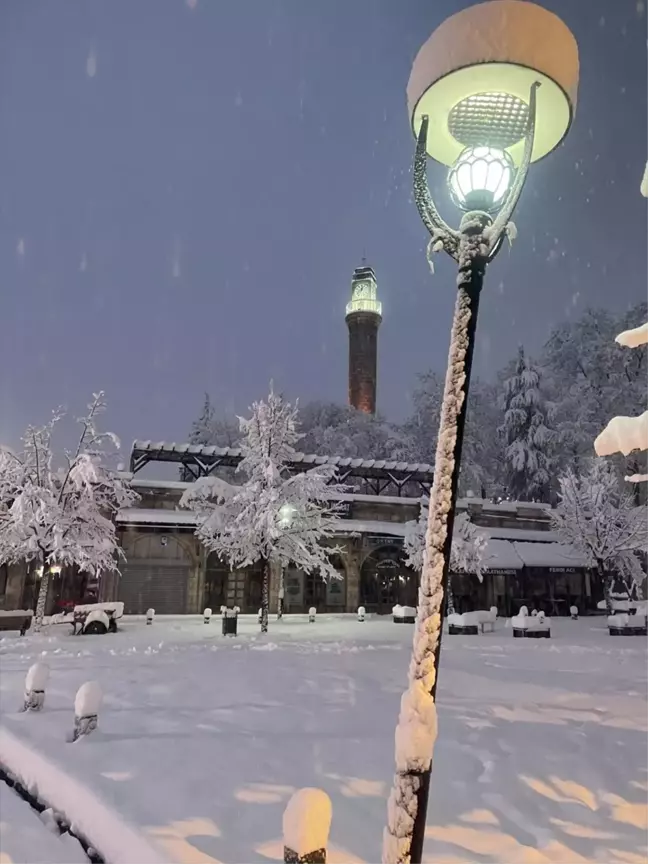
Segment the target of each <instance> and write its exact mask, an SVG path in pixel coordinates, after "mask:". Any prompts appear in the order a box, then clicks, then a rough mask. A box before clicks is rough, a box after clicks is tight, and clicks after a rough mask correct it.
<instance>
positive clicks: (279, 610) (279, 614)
mask: <svg viewBox="0 0 648 864" xmlns="http://www.w3.org/2000/svg"><path fill="white" fill-rule="evenodd" d="M284 594H285V582H284V568H283V567H282V568H281V575H280V576H279V596H278V598H277V621H281V619H282V618H283V612H284Z"/></svg>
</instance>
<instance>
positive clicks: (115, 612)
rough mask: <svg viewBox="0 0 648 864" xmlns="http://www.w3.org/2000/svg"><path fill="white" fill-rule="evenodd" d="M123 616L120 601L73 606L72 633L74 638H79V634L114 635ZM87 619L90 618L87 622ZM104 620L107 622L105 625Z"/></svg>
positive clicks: (122, 607) (122, 606)
mask: <svg viewBox="0 0 648 864" xmlns="http://www.w3.org/2000/svg"><path fill="white" fill-rule="evenodd" d="M97 613H98V614H97ZM123 614H124V604H123V603H122V602H121V601H115V602H114V603H87V604H83V605H81V606H75V607H74V613H73V619H72V633H73V634H74V635H75V636H79V635H81V633H91V634H95V635H100V634H102V633H116V632H117V621H118V620H119V618H121V617H122V616H123ZM104 616H105V618H104ZM88 617H90V620H89V621H88ZM106 619H107V621H108V623H107V624H106V623H105V621H106ZM77 628H78V629H77Z"/></svg>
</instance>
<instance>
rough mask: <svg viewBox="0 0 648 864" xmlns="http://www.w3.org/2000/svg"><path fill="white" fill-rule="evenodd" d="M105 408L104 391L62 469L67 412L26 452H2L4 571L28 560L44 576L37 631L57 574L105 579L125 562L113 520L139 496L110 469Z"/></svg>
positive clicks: (33, 431) (112, 448)
mask: <svg viewBox="0 0 648 864" xmlns="http://www.w3.org/2000/svg"><path fill="white" fill-rule="evenodd" d="M105 407H106V403H105V401H104V398H103V393H95V394H94V395H93V398H92V401H91V402H90V404H89V405H88V412H87V414H86V415H85V417H82V418H80V420H79V423H80V425H81V434H80V435H79V439H78V441H77V445H76V448H75V449H74V450H73V451H71V452H70V451H65V461H64V464H63V466H62V467H61V468H60V469H57V468H56V467H55V466H54V465H53V461H54V448H53V446H52V435H53V433H54V430H55V428H56V425H57V423H58V422H59V421H60V420H61V418H62V416H63V415H62V414H61V413H60V412H55V413H54V415H53V417H52V419H51V420H50V422H49V423H48V424H46V425H45V426H42V427H35V426H29V427H28V428H27V430H26V431H25V434H24V435H23V439H22V452H20V453H14V452H12V451H10V450H8V449H6V448H0V513H2V517H3V518H2V519H0V565H2V564H11V563H24V562H27V563H28V564H29V566H30V567H32V568H34V570H35V572H36V575H37V576H38V577H40V581H39V587H38V600H37V603H36V614H35V616H34V631H35V632H38V631H39V630H40V629H41V627H42V624H43V618H44V615H45V612H46V605H47V597H48V589H49V582H50V575H51V574H55V573H56V572H57V571H58V572H60V570H61V568H62V567H66V566H67V567H75V568H77V569H78V570H79V571H80V572H83V573H87V574H89V575H90V576H96V577H100V576H101V574H102V573H104V572H111V571H115V570H116V565H117V563H118V562H119V561H120V560H123V558H124V553H123V550H122V549H121V547H120V546H119V544H118V543H117V534H116V529H115V523H114V520H113V518H112V517H113V516H114V515H115V514H116V512H117V510H119V509H120V508H121V507H130V506H131V505H132V504H133V503H134V502H135V501H136V500H137V499H138V497H139V496H137V495H136V494H135V493H134V492H133V491H132V490H131V489H129V488H128V487H127V485H126V483H125V481H124V480H123V478H122V476H121V475H120V474H119V473H118V472H117V471H116V470H113V467H111V466H110V464H109V463H110V461H111V460H114V459H115V457H116V455H117V450H118V448H119V439H118V438H117V437H116V436H115V435H113V434H112V433H110V432H105V433H102V432H99V430H98V429H97V419H98V417H99V415H100V414H101V413H102V412H103V411H104V410H105Z"/></svg>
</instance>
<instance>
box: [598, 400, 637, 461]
mask: <svg viewBox="0 0 648 864" xmlns="http://www.w3.org/2000/svg"><path fill="white" fill-rule="evenodd" d="M594 450H595V451H596V455H597V456H612V455H613V454H614V453H623V455H624V456H628V455H629V454H630V453H633V452H634V451H635V450H648V411H644V413H643V414H641V415H639V417H613V418H612V420H610V422H609V423H608V424H607V426H606V427H605V429H604V430H603V431H602V432H601V434H600V435H598V436H597V438H596V440H595V441H594Z"/></svg>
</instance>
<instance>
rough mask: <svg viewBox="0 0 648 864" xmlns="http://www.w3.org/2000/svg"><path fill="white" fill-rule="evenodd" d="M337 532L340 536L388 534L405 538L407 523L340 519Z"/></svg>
mask: <svg viewBox="0 0 648 864" xmlns="http://www.w3.org/2000/svg"><path fill="white" fill-rule="evenodd" d="M335 530H336V531H339V533H340V534H387V535H389V536H391V537H404V536H405V522H377V521H373V520H371V519H366V520H365V519H339V520H337V521H336V522H335Z"/></svg>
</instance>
